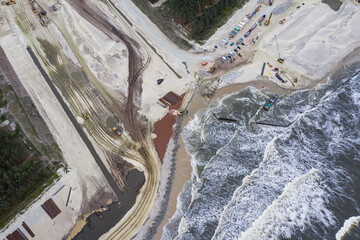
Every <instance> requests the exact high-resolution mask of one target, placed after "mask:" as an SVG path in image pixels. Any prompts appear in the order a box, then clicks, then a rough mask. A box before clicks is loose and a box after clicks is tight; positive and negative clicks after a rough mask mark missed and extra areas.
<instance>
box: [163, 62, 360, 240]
mask: <svg viewBox="0 0 360 240" xmlns="http://www.w3.org/2000/svg"><path fill="white" fill-rule="evenodd" d="M359 70H360V65H359V64H353V65H352V66H350V67H343V68H342V69H340V70H339V71H337V72H336V73H335V74H333V75H332V76H331V77H330V78H329V79H328V82H327V83H326V84H321V85H318V86H317V87H316V88H314V89H311V90H299V91H296V92H294V93H293V94H291V95H289V96H280V98H279V99H278V101H277V102H276V104H275V106H274V107H272V108H271V110H270V111H265V110H263V109H262V107H263V105H264V104H265V103H266V101H267V100H268V99H269V97H271V96H272V95H273V93H270V92H267V91H266V90H263V91H259V90H257V89H256V88H253V87H248V88H246V89H244V90H242V91H241V92H239V93H235V94H231V95H229V96H226V97H224V98H222V99H220V100H218V101H217V102H215V103H214V104H213V105H212V106H210V107H208V108H206V109H203V110H201V111H199V112H198V113H197V114H196V115H195V116H194V118H193V119H192V120H191V121H190V122H189V123H188V124H187V126H185V128H184V131H183V135H182V137H183V140H184V142H185V145H186V151H187V152H188V153H189V154H190V155H191V157H192V160H191V165H192V169H193V172H192V178H191V181H190V182H189V183H187V184H185V186H184V189H183V192H182V193H181V194H180V195H179V197H178V204H177V211H176V213H175V215H174V216H173V217H172V218H171V220H170V221H169V223H168V224H167V225H166V226H165V227H164V233H163V236H162V239H164V240H167V239H196V240H198V239H206V240H208V239H214V240H215V239H216V240H217V239H246V240H249V239H259V240H260V239H261V240H262V239H274V240H275V239H341V238H342V237H343V239H358V237H359V228H358V225H359V222H360V132H359V130H360V74H359ZM218 118H229V119H234V120H236V122H233V121H223V120H219V119H218Z"/></svg>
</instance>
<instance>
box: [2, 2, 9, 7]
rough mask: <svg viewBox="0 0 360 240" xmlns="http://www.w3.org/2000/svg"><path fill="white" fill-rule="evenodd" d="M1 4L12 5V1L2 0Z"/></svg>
mask: <svg viewBox="0 0 360 240" xmlns="http://www.w3.org/2000/svg"><path fill="white" fill-rule="evenodd" d="M1 4H2V5H8V6H9V5H10V2H9V1H2V2H1Z"/></svg>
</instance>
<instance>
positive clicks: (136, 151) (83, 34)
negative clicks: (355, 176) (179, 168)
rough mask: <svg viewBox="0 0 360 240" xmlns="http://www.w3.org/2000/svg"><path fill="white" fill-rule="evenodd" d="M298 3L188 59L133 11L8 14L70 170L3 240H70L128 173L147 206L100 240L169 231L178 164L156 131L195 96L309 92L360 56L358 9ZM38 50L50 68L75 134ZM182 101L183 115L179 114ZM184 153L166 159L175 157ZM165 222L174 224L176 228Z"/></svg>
mask: <svg viewBox="0 0 360 240" xmlns="http://www.w3.org/2000/svg"><path fill="white" fill-rule="evenodd" d="M162 2H164V1H159V2H158V3H157V6H161V4H162ZM291 2H292V4H289V2H288V1H287V0H274V1H273V2H272V4H270V2H269V0H264V1H249V2H247V3H246V4H245V5H244V6H243V7H242V8H241V9H239V10H237V11H236V12H235V13H234V15H233V16H232V17H231V18H230V19H229V20H228V21H227V22H226V23H225V24H224V25H223V26H222V27H220V28H219V29H217V31H216V32H215V33H214V34H213V35H212V36H211V37H210V38H209V39H208V40H207V41H206V42H205V43H204V44H203V45H199V44H197V43H192V44H193V48H192V49H191V50H189V51H185V50H181V49H179V48H178V47H177V46H176V45H175V44H173V43H172V42H170V40H169V39H168V38H167V37H166V36H165V35H164V34H163V33H162V32H161V31H160V30H159V29H158V28H157V27H156V25H154V23H152V22H150V20H149V19H148V18H147V17H146V16H145V15H144V14H143V13H142V12H141V11H140V10H139V9H138V8H137V7H136V6H135V4H134V3H133V2H132V1H130V0H126V1H122V0H113V1H111V2H109V1H95V0H83V1H78V0H68V1H63V0H59V1H57V0H49V1H45V0H36V1H28V0H21V1H17V2H16V4H15V1H9V3H10V4H8V2H7V1H5V2H3V4H1V5H0V8H1V11H0V47H1V48H2V49H3V50H4V51H5V53H6V56H7V58H8V59H9V61H10V63H11V64H12V66H13V68H14V70H15V72H16V74H17V75H18V78H19V79H20V81H21V83H22V85H23V86H24V87H25V89H26V91H27V92H28V93H29V95H30V96H31V99H32V100H33V102H34V104H35V106H36V108H37V109H38V110H39V112H40V114H41V116H42V117H43V119H44V121H45V122H46V124H47V125H48V127H49V129H50V130H51V132H52V134H53V136H54V138H55V139H56V141H57V143H58V145H59V147H60V149H61V151H62V153H63V156H64V159H65V160H66V163H67V166H68V168H67V169H59V171H58V174H59V176H60V178H59V180H58V181H57V182H56V183H54V184H53V185H52V186H51V187H49V188H48V189H46V191H45V192H44V193H43V194H42V195H41V196H40V197H38V198H37V199H36V200H35V201H34V202H33V203H32V204H31V205H30V206H28V208H27V209H25V210H24V211H23V212H21V213H19V214H18V215H17V216H16V217H15V218H14V219H13V220H12V221H11V222H10V223H8V225H7V226H5V227H4V228H3V229H1V231H0V236H1V237H3V238H5V237H6V236H7V235H9V234H12V233H13V232H15V231H16V230H17V229H18V228H19V229H20V230H21V232H22V233H25V235H27V237H28V238H29V239H30V235H29V234H28V232H27V231H26V229H25V227H23V225H22V223H23V222H25V223H26V224H27V226H28V227H29V228H30V229H31V231H32V232H33V233H34V234H35V237H34V238H33V239H49V237H50V235H49V234H51V239H64V238H67V239H71V238H72V237H74V236H75V235H76V234H77V233H78V232H80V231H81V229H82V227H83V226H84V225H85V224H86V221H85V218H86V216H88V215H89V214H91V213H92V212H94V211H96V210H101V209H102V207H101V206H106V205H107V204H109V203H110V202H113V201H115V200H117V199H118V196H119V194H118V190H117V189H119V191H124V189H125V188H126V187H127V186H126V184H125V183H126V182H125V180H126V176H127V174H128V171H129V170H131V169H135V168H136V169H137V170H139V171H141V172H143V173H144V175H145V179H146V180H145V183H143V182H142V183H143V184H144V185H142V184H141V186H137V187H136V191H137V192H138V193H139V195H137V198H136V202H135V204H134V205H133V207H132V208H131V209H130V210H129V211H128V212H127V213H126V214H125V216H124V217H123V218H122V219H121V221H119V222H117V223H116V225H115V226H114V227H112V228H111V229H110V230H109V232H107V233H106V234H104V235H103V236H102V237H101V239H131V238H132V237H134V236H135V235H136V238H135V239H144V238H145V237H146V236H145V235H146V234H149V232H150V231H147V230H149V229H152V228H153V224H154V223H155V222H156V221H159V219H162V218H161V217H159V214H160V212H161V211H160V209H162V208H163V206H161V204H162V201H161V200H162V199H157V197H159V196H161V198H165V195H164V194H159V191H162V190H163V191H169V189H168V188H167V189H165V188H164V189H160V190H159V186H162V185H161V184H160V181H170V180H169V179H170V177H167V176H168V175H169V176H170V173H169V172H170V170H169V171H161V169H162V166H163V165H162V164H164V165H166V164H168V161H172V160H174V159H168V158H167V157H166V156H167V155H166V154H165V157H164V160H163V163H162V162H161V161H160V159H159V156H158V153H157V152H156V148H155V146H154V140H153V139H154V138H155V137H156V136H154V134H153V131H154V124H155V122H157V121H158V120H160V119H162V118H163V117H164V116H166V115H167V114H173V113H174V112H175V113H176V114H175V115H177V116H176V117H177V118H178V119H179V120H180V119H181V118H183V117H186V115H185V116H184V115H183V114H177V113H182V112H183V111H184V110H185V109H186V106H187V104H188V103H189V101H190V99H191V98H192V96H193V94H194V93H195V94H198V93H200V94H201V95H202V96H203V97H204V99H209V98H211V97H212V96H213V95H214V93H215V92H216V91H217V90H218V89H219V88H222V87H224V86H229V85H235V84H238V83H248V82H254V81H255V80H262V81H271V82H273V83H274V84H276V85H277V86H279V87H280V88H285V89H303V88H306V87H307V86H309V85H311V84H313V83H314V82H317V81H318V80H319V79H321V78H322V77H324V76H326V75H327V74H328V73H329V71H330V70H332V69H334V66H336V65H338V64H339V63H340V62H341V61H342V60H343V59H344V58H345V57H346V56H347V55H348V54H349V53H351V52H352V51H353V50H354V49H356V48H359V47H360V41H358V39H360V28H359V27H358V23H359V22H360V11H359V6H358V5H359V4H358V3H355V2H353V1H351V0H344V2H343V4H342V5H341V7H340V9H339V10H338V11H334V10H332V9H331V8H330V7H329V6H328V5H326V4H324V3H321V1H320V0H307V1H298V0H296V1H295V0H293V1H291ZM270 5H271V6H270ZM285 6H288V8H287V7H285ZM34 8H35V10H36V12H35V10H34ZM119 11H121V13H119ZM124 16H125V17H126V19H125V18H124ZM269 18H270V20H269ZM284 19H285V20H284ZM268 20H269V21H268ZM128 21H129V22H130V23H131V24H129V22H128ZM281 21H282V23H281ZM265 23H268V24H267V25H265ZM44 26H46V27H44ZM250 30H251V31H250ZM230 33H231V36H232V37H231V36H230ZM27 49H31V50H32V51H33V52H34V53H35V55H36V57H37V59H39V62H40V64H41V66H42V68H44V70H45V71H46V73H47V74H48V75H49V76H50V78H51V81H52V83H53V84H54V85H55V87H56V89H57V91H59V92H60V94H61V96H62V99H63V100H64V101H65V103H66V105H67V106H68V108H69V109H70V113H71V114H72V115H73V116H74V117H75V118H76V123H74V122H73V121H72V120H71V119H70V118H69V116H68V113H67V112H66V110H64V108H63V107H62V105H61V104H60V103H59V101H58V100H57V98H56V97H55V95H54V92H53V90H52V89H51V88H50V87H49V85H48V83H47V82H46V80H45V77H44V75H43V73H42V72H40V71H41V70H40V68H39V66H37V65H36V64H35V62H34V59H33V58H32V57H31V56H30V55H29V51H28V50H27ZM0 67H1V63H0ZM158 80H161V81H158ZM180 96H181V99H182V105H181V106H180V107H179V109H171V111H170V110H169V107H170V106H173V105H175V103H177V102H179V101H180V100H179V99H180ZM204 101H206V100H204ZM179 105H180V104H179ZM77 126H80V128H81V129H82V131H84V132H85V136H86V138H88V139H89V140H90V142H91V144H92V145H93V147H94V149H95V150H96V154H97V155H98V156H99V157H100V159H101V162H102V163H103V165H104V166H105V168H106V171H104V170H103V169H102V167H101V166H100V165H99V164H98V162H97V160H96V156H95V155H94V153H93V152H92V151H91V150H90V148H89V146H88V144H86V143H85V140H84V136H82V135H81V134H80V133H79V131H78V130H76V128H77ZM174 135H176V134H174ZM174 135H172V136H174ZM171 141H174V142H175V141H177V140H175V139H174V138H171ZM176 144H177V143H176V142H175V143H174V144H171V146H170V145H169V149H168V150H167V152H168V151H169V152H174V151H175V149H176ZM170 148H171V149H170ZM170 155H171V154H170ZM170 155H169V156H170ZM171 156H172V155H171ZM107 173H109V175H107ZM166 174H168V175H166ZM164 175H166V177H164ZM109 179H110V180H109ZM112 181H113V182H114V183H115V184H116V186H117V187H118V188H114V187H113V185H111V182H112ZM162 183H163V182H162ZM166 184H172V181H170V182H169V183H166ZM166 184H165V185H166ZM181 187H182V186H181ZM69 189H70V190H69ZM70 193H71V194H70ZM50 198H51V199H52V200H53V202H54V203H55V204H56V205H57V206H58V208H59V210H60V211H61V212H60V213H58V211H57V214H58V215H57V216H56V217H55V218H54V219H51V218H50V217H49V215H48V214H47V213H46V212H45V211H44V210H43V208H42V207H41V205H42V204H44V202H45V201H47V200H48V199H50ZM68 198H70V200H69V199H68ZM159 198H160V197H159ZM155 199H156V201H155ZM164 201H165V200H164ZM51 204H52V203H51ZM120 204H121V203H120ZM165 215H166V217H165V219H164V221H166V220H167V219H169V214H168V213H166V214H165ZM170 216H171V214H170ZM74 226H75V227H74ZM95 229H96V226H95ZM152 230H154V229H152ZM157 230H158V231H160V232H161V231H162V229H157ZM138 233H139V234H138ZM137 234H138V235H137ZM160 236H161V235H160Z"/></svg>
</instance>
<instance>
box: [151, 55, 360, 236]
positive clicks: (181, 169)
mask: <svg viewBox="0 0 360 240" xmlns="http://www.w3.org/2000/svg"><path fill="white" fill-rule="evenodd" d="M356 61H360V48H357V49H355V50H354V51H353V52H351V53H350V54H348V55H347V56H346V57H344V58H343V61H342V63H341V64H339V65H338V66H337V67H335V68H334V69H333V70H332V71H330V72H328V73H327V74H326V75H325V76H324V77H323V78H321V79H319V80H317V81H313V82H311V84H309V85H308V86H306V87H305V88H304V89H311V88H314V87H315V86H317V85H318V84H320V83H326V82H327V80H328V77H329V76H331V75H332V74H333V73H335V72H336V71H337V70H338V69H339V68H342V67H343V66H344V65H350V64H352V63H354V62H356ZM249 86H252V87H255V88H257V89H259V90H261V89H264V88H265V89H267V90H269V91H270V92H273V93H277V94H280V95H289V94H291V93H293V92H294V91H296V90H294V89H285V88H282V87H280V86H279V85H277V84H275V83H273V82H271V81H268V80H260V79H257V80H255V81H252V82H247V83H238V84H234V85H230V86H225V87H223V88H220V89H218V90H217V91H216V93H215V94H214V96H213V97H212V98H210V99H208V98H204V97H202V96H201V95H200V94H199V92H197V93H196V94H195V95H194V97H193V98H192V100H191V101H190V102H189V103H188V108H187V109H188V111H189V114H188V115H185V116H184V120H183V123H182V126H181V129H180V131H181V133H180V134H182V130H183V128H184V127H185V126H186V124H187V123H188V122H189V121H190V120H191V119H192V118H193V117H194V115H195V114H196V113H197V112H198V111H199V110H201V109H204V108H205V107H206V106H207V105H209V104H211V103H212V102H214V101H217V100H218V99H221V98H222V97H224V96H226V95H228V94H232V93H237V92H240V91H241V90H243V89H244V88H246V87H249ZM178 141H179V142H178V145H179V148H178V150H177V153H176V170H175V174H174V180H173V184H172V186H171V190H170V198H169V203H168V206H167V211H166V213H165V216H164V219H163V220H162V221H161V223H160V225H159V228H158V229H157V231H156V234H155V236H154V238H153V239H160V238H161V236H162V233H163V227H164V226H165V225H166V223H167V222H168V221H169V220H170V218H171V217H172V216H173V215H174V213H175V211H176V204H177V197H178V195H179V194H180V193H181V191H182V189H183V186H184V184H185V183H186V182H187V181H189V180H190V178H191V172H192V168H191V156H190V155H189V154H188V153H187V152H186V150H185V144H184V142H183V140H182V137H181V136H180V138H179V140H178Z"/></svg>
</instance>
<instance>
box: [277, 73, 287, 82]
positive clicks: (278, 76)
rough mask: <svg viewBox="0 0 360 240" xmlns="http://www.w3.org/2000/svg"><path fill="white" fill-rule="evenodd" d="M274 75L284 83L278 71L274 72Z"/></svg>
mask: <svg viewBox="0 0 360 240" xmlns="http://www.w3.org/2000/svg"><path fill="white" fill-rule="evenodd" d="M275 77H276V78H277V79H279V80H280V81H281V82H283V83H285V82H286V81H285V80H284V79H283V78H282V77H281V76H280V74H279V73H275Z"/></svg>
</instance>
